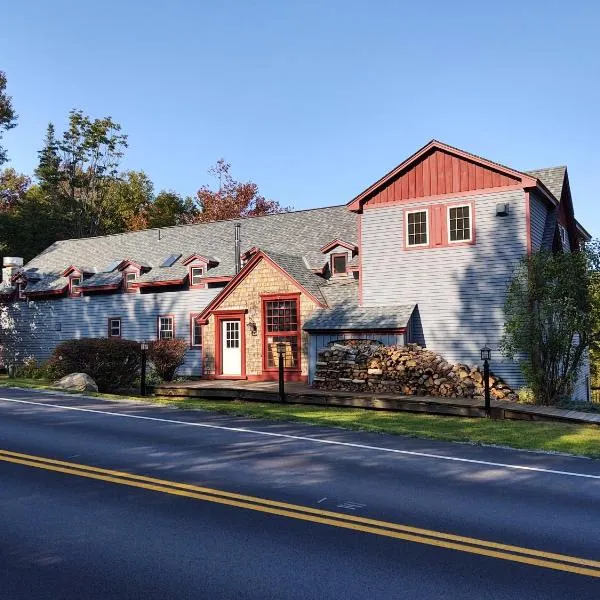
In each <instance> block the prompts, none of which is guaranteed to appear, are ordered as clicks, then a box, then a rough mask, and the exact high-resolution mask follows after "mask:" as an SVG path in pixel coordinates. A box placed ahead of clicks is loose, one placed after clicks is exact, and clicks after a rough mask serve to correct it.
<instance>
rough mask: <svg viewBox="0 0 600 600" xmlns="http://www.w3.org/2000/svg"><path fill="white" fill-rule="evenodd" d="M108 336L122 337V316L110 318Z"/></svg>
mask: <svg viewBox="0 0 600 600" xmlns="http://www.w3.org/2000/svg"><path fill="white" fill-rule="evenodd" d="M108 337H118V338H120V337H121V317H112V318H110V319H109V320H108Z"/></svg>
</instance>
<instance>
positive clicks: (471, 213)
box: [446, 204, 473, 244]
mask: <svg viewBox="0 0 600 600" xmlns="http://www.w3.org/2000/svg"><path fill="white" fill-rule="evenodd" d="M451 208H468V209H469V237H468V238H466V239H464V240H451V239H450V209H451ZM446 227H447V229H446V231H447V232H448V244H468V243H469V242H472V241H473V207H472V206H471V205H470V204H450V205H448V206H447V207H446Z"/></svg>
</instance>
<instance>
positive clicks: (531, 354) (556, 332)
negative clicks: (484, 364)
mask: <svg viewBox="0 0 600 600" xmlns="http://www.w3.org/2000/svg"><path fill="white" fill-rule="evenodd" d="M599 265H600V251H599V246H598V244H597V243H593V244H589V245H588V246H587V247H586V248H585V249H583V250H581V251H578V252H570V253H564V254H563V253H559V254H552V253H550V252H536V253H534V254H532V255H531V256H528V257H525V258H524V259H523V260H522V261H521V263H520V264H519V266H518V268H517V270H516V272H515V275H514V277H513V279H512V281H511V282H510V284H509V287H508V292H507V296H506V302H505V325H504V336H503V340H502V344H501V349H502V351H503V353H504V354H505V355H506V356H508V357H510V358H515V357H519V358H520V362H521V369H522V371H523V374H524V376H525V379H526V381H527V383H528V385H529V387H530V388H531V389H532V391H533V394H534V396H535V398H536V401H537V402H538V403H540V404H546V405H552V404H556V403H557V402H559V401H560V400H563V399H568V398H569V397H570V394H571V393H572V390H573V385H574V383H575V380H576V378H577V375H578V374H579V371H580V369H581V366H582V363H583V361H584V359H585V355H586V350H587V349H588V348H589V347H590V344H592V343H593V342H595V341H597V340H598V327H597V323H598V314H599V310H600V307H599V306H598V304H597V302H595V301H594V297H593V280H594V277H595V273H597V272H598V267H599Z"/></svg>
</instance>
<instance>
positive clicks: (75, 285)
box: [69, 277, 81, 296]
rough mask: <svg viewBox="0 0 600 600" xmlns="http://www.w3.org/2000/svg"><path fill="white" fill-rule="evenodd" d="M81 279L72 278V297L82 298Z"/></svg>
mask: <svg viewBox="0 0 600 600" xmlns="http://www.w3.org/2000/svg"><path fill="white" fill-rule="evenodd" d="M80 286H81V277H71V279H69V294H70V295H71V296H81V287H80Z"/></svg>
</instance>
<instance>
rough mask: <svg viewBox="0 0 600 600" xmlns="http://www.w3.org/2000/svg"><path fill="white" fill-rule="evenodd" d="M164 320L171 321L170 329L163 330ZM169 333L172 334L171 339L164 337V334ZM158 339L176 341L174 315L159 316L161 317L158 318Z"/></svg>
mask: <svg viewBox="0 0 600 600" xmlns="http://www.w3.org/2000/svg"><path fill="white" fill-rule="evenodd" d="M162 319H168V320H169V321H170V323H171V327H170V329H162V327H161V320H162ZM167 331H170V332H171V337H163V336H162V334H163V332H167ZM158 339H159V340H173V339H175V319H174V317H173V316H172V315H159V317H158Z"/></svg>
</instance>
